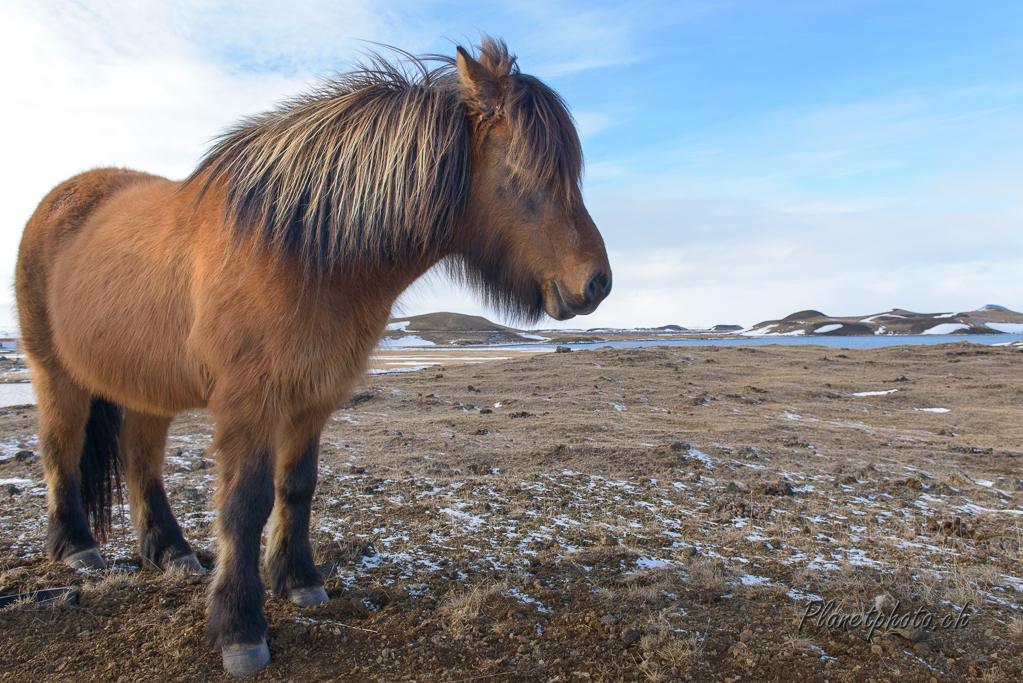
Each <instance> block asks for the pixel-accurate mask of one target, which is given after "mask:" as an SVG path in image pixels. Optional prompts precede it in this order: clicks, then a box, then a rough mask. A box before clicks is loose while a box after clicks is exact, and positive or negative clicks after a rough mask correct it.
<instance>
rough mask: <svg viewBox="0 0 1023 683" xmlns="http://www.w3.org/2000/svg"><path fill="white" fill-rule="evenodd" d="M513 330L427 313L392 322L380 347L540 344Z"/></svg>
mask: <svg viewBox="0 0 1023 683" xmlns="http://www.w3.org/2000/svg"><path fill="white" fill-rule="evenodd" d="M545 339H546V338H538V337H537V335H527V333H524V332H521V331H519V330H516V329H514V328H511V327H505V326H504V325H498V324H497V323H495V322H491V321H490V320H487V319H486V318H483V317H480V316H478V315H462V314H461V313H447V312H443V313H427V314H425V315H413V316H408V317H404V318H391V320H390V322H389V323H388V325H387V331H386V332H384V336H383V339H382V340H381V343H382V344H383V345H385V346H387V345H390V346H431V345H435V344H436V345H442V346H444V345H456V346H461V345H468V344H521V343H523V342H527V341H540V340H545Z"/></svg>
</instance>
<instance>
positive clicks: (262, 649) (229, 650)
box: [223, 640, 270, 678]
mask: <svg viewBox="0 0 1023 683" xmlns="http://www.w3.org/2000/svg"><path fill="white" fill-rule="evenodd" d="M223 657H224V671H226V672H227V673H229V674H231V675H232V676H234V677H235V678H241V677H242V676H248V675H249V674H254V673H256V672H257V671H259V670H260V669H262V668H264V667H265V666H266V665H267V664H269V663H270V648H268V647H267V646H266V641H265V640H261V641H259V642H258V643H256V644H252V643H242V644H239V645H225V646H224V652H223Z"/></svg>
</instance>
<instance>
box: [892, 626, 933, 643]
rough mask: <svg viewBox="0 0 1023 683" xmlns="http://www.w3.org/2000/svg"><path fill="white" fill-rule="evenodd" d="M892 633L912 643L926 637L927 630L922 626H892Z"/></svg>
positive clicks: (921, 640)
mask: <svg viewBox="0 0 1023 683" xmlns="http://www.w3.org/2000/svg"><path fill="white" fill-rule="evenodd" d="M892 633H895V634H896V635H899V636H902V637H903V638H905V639H906V640H909V641H912V642H914V643H920V642H923V641H924V640H925V639H926V638H927V632H926V631H924V630H923V629H922V628H893V629H892Z"/></svg>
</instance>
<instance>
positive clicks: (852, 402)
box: [0, 342, 1023, 683]
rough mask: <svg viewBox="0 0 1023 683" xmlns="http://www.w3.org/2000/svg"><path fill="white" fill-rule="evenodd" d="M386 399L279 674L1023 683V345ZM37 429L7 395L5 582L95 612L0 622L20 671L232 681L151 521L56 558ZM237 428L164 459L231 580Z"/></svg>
mask: <svg viewBox="0 0 1023 683" xmlns="http://www.w3.org/2000/svg"><path fill="white" fill-rule="evenodd" d="M361 391H363V392H364V393H362V394H360V395H358V396H357V397H356V398H355V399H354V400H353V401H352V402H351V404H350V405H349V407H347V408H345V409H342V410H339V411H338V412H337V413H336V414H335V415H334V416H333V418H332V420H331V423H330V426H329V428H328V429H327V431H326V432H325V433H324V435H323V441H322V458H321V466H320V484H319V488H318V490H317V495H316V500H315V502H314V519H313V539H314V547H315V550H316V553H317V556H318V561H319V562H320V563H321V564H320V568H321V570H322V573H323V575H324V576H325V577H327V578H326V587H327V589H328V593H329V595H330V596H331V598H332V600H331V601H330V602H329V603H327V604H325V605H322V606H320V607H316V608H312V609H309V610H304V611H303V610H299V609H297V608H295V607H294V606H292V605H290V604H288V603H285V602H282V601H280V600H279V599H277V598H276V597H272V596H271V597H268V598H267V602H266V610H267V614H268V618H269V621H270V637H269V645H270V649H271V652H272V655H273V662H272V664H271V665H270V666H269V667H268V668H267V669H266V670H264V671H263V672H261V673H259V674H257V675H255V676H253V677H252V680H254V681H263V680H268V681H269V680H273V681H277V680H281V681H329V680H336V681H342V680H344V681H480V680H485V681H489V680H494V681H502V682H503V681H565V682H569V681H571V682H573V683H574V682H581V681H673V680H694V681H728V682H729V683H736V682H738V681H790V680H799V681H890V682H892V683H894V682H896V681H897V682H899V683H903V682H912V681H944V680H985V681H1015V680H1020V677H1021V675H1023V674H1021V669H1023V569H1021V565H1020V542H1021V540H1023V532H1021V523H1023V520H1021V517H1023V422H1021V420H1020V415H1021V409H1023V351H1021V350H1020V349H1018V348H1012V347H989V346H980V345H974V344H968V343H965V342H964V343H959V344H947V345H939V346H909V347H890V348H883V349H875V350H866V351H852V350H848V351H846V350H836V349H826V348H821V347H813V346H796V347H779V346H762V347H757V348H748V347H747V348H742V347H671V348H669V347H660V348H656V347H654V348H645V349H628V350H626V349H620V350H616V349H602V350H593V351H575V352H572V353H563V354H555V353H549V354H542V355H536V356H533V357H530V358H528V359H515V360H507V361H491V362H488V363H485V364H478V365H469V364H463V365H447V366H444V367H442V368H429V369H426V370H420V371H418V372H411V373H404V374H390V375H377V376H373V377H370V378H368V379H367V382H366V386H364V387H362V388H361ZM36 433H37V417H36V413H35V410H34V408H31V407H21V408H6V409H0V596H5V595H13V594H20V593H25V592H28V591H32V590H37V589H43V588H53V587H60V586H75V587H77V588H78V589H79V593H78V600H77V602H76V603H75V604H71V602H70V601H64V602H57V603H55V604H49V605H40V604H37V603H31V602H28V601H20V602H16V603H15V604H12V605H8V606H6V607H3V608H0V653H3V655H2V659H0V661H2V664H0V681H17V682H18V683H29V682H32V681H85V680H90V681H91V680H95V681H111V682H114V681H118V682H120V681H124V682H127V681H156V680H160V681H164V680H181V681H208V680H227V679H226V676H225V675H224V674H223V673H221V669H220V658H219V655H218V654H217V653H215V652H212V651H210V650H207V649H206V648H204V647H202V645H201V634H202V628H203V624H204V613H203V594H204V591H205V587H206V584H207V583H208V580H209V579H208V576H202V577H197V576H192V577H180V576H178V577H167V576H163V575H160V574H159V573H157V572H154V571H151V570H148V569H144V568H142V567H141V566H140V565H141V563H140V561H139V557H138V554H137V552H136V550H135V547H134V544H133V541H132V539H131V537H130V530H129V529H128V527H127V513H126V512H125V513H124V515H123V516H122V517H121V523H119V524H117V525H116V526H115V530H114V534H113V536H112V538H111V539H110V540H109V542H108V543H107V544H106V545H105V546H104V547H103V552H104V554H105V556H106V557H107V558H108V559H109V560H111V563H112V567H111V569H110V570H108V571H105V572H85V571H78V572H75V571H72V570H70V569H68V568H66V567H64V566H63V565H60V564H56V563H52V562H48V561H47V560H46V558H45V557H44V555H43V551H42V548H43V534H44V526H43V520H44V509H45V488H44V485H43V482H42V475H41V468H40V463H39V461H38V457H37V454H36ZM211 435H212V428H211V427H210V426H209V425H208V424H207V418H206V416H205V415H203V414H201V413H195V414H189V415H183V416H182V417H181V418H180V419H179V420H178V421H177V423H176V424H175V425H174V428H173V431H172V438H171V440H170V444H169V449H168V457H167V464H166V470H165V472H166V482H167V487H168V489H169V491H170V495H171V498H172V503H173V505H174V507H175V510H176V512H177V514H178V518H179V520H180V521H181V523H182V526H183V527H184V528H185V530H186V534H187V535H188V537H189V538H190V539H191V540H192V542H193V543H194V545H195V547H196V548H197V549H198V550H199V556H200V560H201V561H202V562H203V563H204V564H205V565H207V566H212V563H213V561H214V559H215V553H216V545H215V543H214V541H213V539H212V538H211V536H210V533H211V523H212V520H213V519H214V518H215V514H216V512H215V510H213V509H212V508H211V500H212V495H211V494H212V491H213V489H214V487H215V486H216V477H215V472H216V468H215V461H214V458H213V454H212V453H210V452H208V450H207V449H208V448H209V444H210V440H211ZM830 601H833V602H830ZM821 603H824V604H825V605H827V606H822V604H821ZM872 610H874V611H872ZM815 611H816V612H817V614H815ZM893 612H894V613H895V615H896V617H895V618H894V619H890V615H891V614H892V613H893ZM878 614H880V615H882V616H883V617H884V620H883V622H884V623H880V624H876V625H874V622H878V621H882V620H881V619H879V618H878V617H877V615H878ZM864 615H865V616H866V618H867V619H869V620H870V623H871V624H872V625H874V627H873V628H872V629H871V628H868V627H867V626H866V625H864V624H863V623H857V622H856V620H855V619H854V617H859V620H860V622H862V620H863V617H864ZM906 615H909V616H908V617H907V616H906ZM914 616H915V618H916V623H915V624H914V623H913V617H914Z"/></svg>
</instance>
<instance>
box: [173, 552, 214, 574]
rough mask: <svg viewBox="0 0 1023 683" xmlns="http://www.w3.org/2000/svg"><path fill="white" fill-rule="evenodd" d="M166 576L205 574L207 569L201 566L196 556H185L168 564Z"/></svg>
mask: <svg viewBox="0 0 1023 683" xmlns="http://www.w3.org/2000/svg"><path fill="white" fill-rule="evenodd" d="M163 571H164V573H165V574H205V573H206V568H205V567H203V566H202V565H201V564H199V560H197V559H196V558H195V555H184V556H182V557H179V558H177V559H174V560H171V561H170V562H168V563H167V568H166V569H164V570H163Z"/></svg>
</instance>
